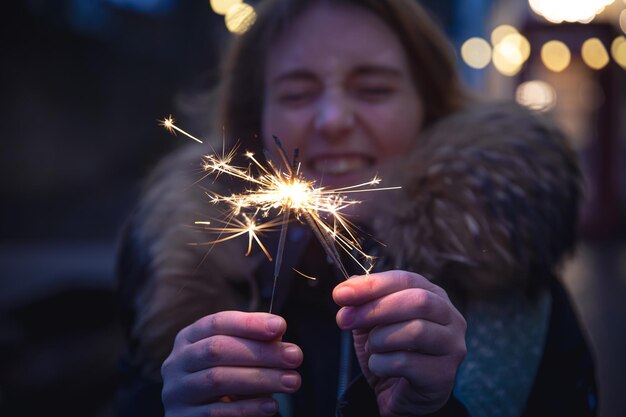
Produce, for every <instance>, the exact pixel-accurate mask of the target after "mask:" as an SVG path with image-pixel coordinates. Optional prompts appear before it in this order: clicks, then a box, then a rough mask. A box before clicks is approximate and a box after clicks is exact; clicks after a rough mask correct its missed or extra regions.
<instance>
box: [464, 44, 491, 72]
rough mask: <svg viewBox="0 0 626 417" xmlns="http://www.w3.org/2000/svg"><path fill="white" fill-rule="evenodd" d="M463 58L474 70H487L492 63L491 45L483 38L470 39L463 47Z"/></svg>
mask: <svg viewBox="0 0 626 417" xmlns="http://www.w3.org/2000/svg"><path fill="white" fill-rule="evenodd" d="M461 57H462V58H463V61H464V62H465V63H466V64H467V65H468V66H470V67H472V68H476V69H481V68H485V67H486V66H487V65H489V62H490V61H491V45H489V42H487V41H486V40H484V39H482V38H470V39H468V40H466V41H465V42H463V45H462V46H461Z"/></svg>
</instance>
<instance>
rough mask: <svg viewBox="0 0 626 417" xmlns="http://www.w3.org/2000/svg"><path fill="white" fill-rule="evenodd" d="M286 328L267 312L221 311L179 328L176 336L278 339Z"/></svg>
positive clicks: (189, 338) (186, 338)
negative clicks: (181, 328)
mask: <svg viewBox="0 0 626 417" xmlns="http://www.w3.org/2000/svg"><path fill="white" fill-rule="evenodd" d="M286 329H287V323H286V322H285V320H284V319H283V318H282V317H279V316H276V315H273V314H268V313H244V312H241V311H222V312H219V313H215V314H212V315H210V316H205V317H203V318H201V319H199V320H198V321H196V322H195V323H193V324H192V325H190V326H188V327H186V328H185V329H183V330H181V331H180V333H179V334H178V337H177V342H178V341H179V340H178V339H179V338H183V339H184V342H187V343H194V342H197V341H199V340H201V339H205V338H207V337H210V336H214V335H228V336H236V337H242V338H247V339H255V340H265V341H271V340H278V339H280V338H281V337H282V335H283V334H284V333H285V330H286Z"/></svg>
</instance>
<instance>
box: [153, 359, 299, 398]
mask: <svg viewBox="0 0 626 417" xmlns="http://www.w3.org/2000/svg"><path fill="white" fill-rule="evenodd" d="M300 383H301V379H300V375H299V374H298V373H297V372H295V371H289V370H288V371H284V370H278V369H264V368H244V367H225V366H223V367H215V368H210V369H206V370H203V371H199V372H194V373H192V374H187V375H184V376H183V377H182V378H181V380H180V382H179V383H177V384H173V385H171V386H168V385H165V386H164V388H163V393H162V395H163V402H164V403H166V404H167V403H171V402H178V403H185V404H191V405H193V404H195V405H201V404H205V403H208V402H212V401H217V400H218V399H220V398H221V397H223V396H225V395H229V396H233V395H234V396H239V395H242V396H259V395H266V394H272V393H277V392H282V393H293V392H295V391H297V390H298V388H300Z"/></svg>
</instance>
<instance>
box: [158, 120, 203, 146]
mask: <svg viewBox="0 0 626 417" xmlns="http://www.w3.org/2000/svg"><path fill="white" fill-rule="evenodd" d="M175 122H176V120H174V118H173V117H172V116H171V115H170V116H168V117H166V118H165V119H163V120H161V126H163V127H165V128H166V129H167V130H168V131H169V132H170V133H174V134H176V132H180V133H182V134H183V135H185V136H187V137H188V138H190V139H193V140H195V141H196V142H198V143H202V141H201V140H200V139H198V138H197V137H195V136H193V135H190V134H189V133H187V132H185V131H184V130H183V129H181V128H179V127H178V126H176V125H175V124H174V123H175Z"/></svg>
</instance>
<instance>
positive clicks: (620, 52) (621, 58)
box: [611, 36, 626, 69]
mask: <svg viewBox="0 0 626 417" xmlns="http://www.w3.org/2000/svg"><path fill="white" fill-rule="evenodd" d="M611 56H612V57H613V60H614V61H615V62H617V64H618V65H619V66H620V67H622V68H624V69H626V37H624V36H618V37H617V38H615V39H614V40H613V42H612V43H611Z"/></svg>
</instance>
